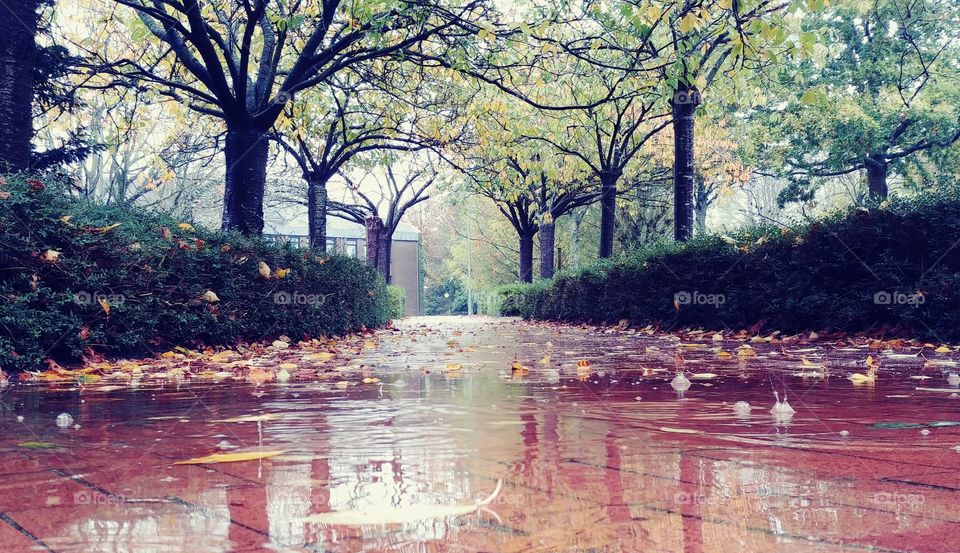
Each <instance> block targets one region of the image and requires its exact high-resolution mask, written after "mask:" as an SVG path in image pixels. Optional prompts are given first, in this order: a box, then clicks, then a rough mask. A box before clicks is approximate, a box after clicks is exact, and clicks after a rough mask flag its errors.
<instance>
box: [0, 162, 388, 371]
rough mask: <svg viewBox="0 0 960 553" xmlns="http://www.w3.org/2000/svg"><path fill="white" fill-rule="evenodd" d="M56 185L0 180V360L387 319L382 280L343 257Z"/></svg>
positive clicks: (149, 347) (31, 362) (338, 329)
mask: <svg viewBox="0 0 960 553" xmlns="http://www.w3.org/2000/svg"><path fill="white" fill-rule="evenodd" d="M58 188H59V187H58V186H57V185H56V183H41V182H40V181H36V180H33V181H31V180H30V179H23V178H19V177H7V178H6V179H5V182H4V183H3V184H2V185H0V243H2V247H0V248H2V249H0V367H2V368H3V369H5V370H8V371H9V370H21V369H33V368H35V367H37V366H38V364H39V363H41V362H42V361H43V360H44V359H46V358H53V359H59V360H71V359H77V358H79V357H80V356H81V355H82V354H83V352H84V350H85V348H88V347H89V348H92V349H93V350H95V351H98V352H103V353H107V354H113V355H119V354H138V353H149V352H157V351H165V350H167V349H169V348H171V347H174V346H178V345H179V346H186V347H200V346H203V345H215V344H231V343H236V342H240V341H255V340H265V339H272V338H273V337H276V336H280V335H287V336H289V337H291V338H292V339H294V340H297V339H301V338H306V337H315V336H321V335H340V334H344V333H347V332H350V331H353V330H357V329H361V328H363V327H372V326H376V325H381V324H384V323H385V322H386V321H387V320H388V319H389V317H390V299H389V296H388V293H387V288H386V285H385V284H384V282H383V279H382V278H381V277H380V276H379V275H378V273H377V272H376V271H375V270H373V269H371V268H368V267H366V266H365V265H363V264H362V263H361V262H359V261H357V260H355V259H349V258H345V257H336V256H334V257H329V258H327V257H319V256H317V255H316V254H314V253H313V252H312V251H310V250H297V249H293V248H290V247H286V246H284V247H279V246H274V245H271V244H268V243H265V242H264V241H262V240H258V239H249V238H245V237H242V236H240V235H238V234H235V233H220V232H211V231H208V230H205V229H202V228H196V229H194V228H193V227H192V226H190V225H188V224H181V223H178V222H177V221H174V220H171V219H169V218H164V217H161V216H157V215H151V214H147V213H144V212H142V211H138V210H128V209H120V208H115V207H103V206H96V205H93V204H90V203H88V202H83V201H78V200H75V199H71V198H68V197H67V196H66V195H65V194H64V193H63V192H62V191H61V190H59V189H58ZM261 263H264V264H266V267H261V265H260V264H261ZM262 269H269V277H267V278H264V276H263V275H262V274H261V270H262ZM279 269H286V270H288V271H287V272H286V274H285V275H284V276H283V277H282V278H281V277H280V276H279V275H280V274H282V271H278V270H279ZM208 292H212V294H208ZM214 295H215V296H216V297H214ZM217 298H219V299H217ZM101 300H102V301H101Z"/></svg>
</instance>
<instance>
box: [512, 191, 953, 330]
mask: <svg viewBox="0 0 960 553" xmlns="http://www.w3.org/2000/svg"><path fill="white" fill-rule="evenodd" d="M957 236H960V201H958V200H957V199H956V197H955V196H953V197H949V196H922V197H919V198H916V199H913V200H909V201H908V200H896V201H894V202H893V203H892V205H891V206H890V207H888V208H885V209H879V208H878V209H870V210H866V209H863V208H860V209H852V210H850V211H848V212H845V213H841V214H837V215H834V216H832V217H830V218H827V219H825V220H821V221H816V222H813V223H811V224H809V225H808V226H807V227H806V228H803V229H794V230H790V229H779V228H773V227H758V228H752V229H747V230H745V231H743V232H742V233H740V234H737V235H735V236H733V237H727V236H724V237H720V236H705V237H701V238H698V239H695V240H694V241H692V242H690V243H688V244H686V245H674V244H663V245H656V246H653V247H651V248H648V249H645V250H643V251H641V252H637V253H635V254H632V255H630V256H627V257H623V258H619V259H617V260H614V261H611V262H607V263H602V264H597V265H594V266H592V267H590V268H588V269H585V270H582V271H579V272H571V273H565V274H561V275H558V276H557V277H556V278H555V279H554V280H553V281H552V282H551V283H550V284H549V286H544V285H530V286H514V287H507V288H502V289H500V290H498V296H499V297H500V300H499V302H500V307H499V311H500V312H501V313H502V314H504V315H521V316H524V317H528V318H539V319H556V320H565V321H576V322H583V321H590V322H616V321H619V320H622V319H628V320H630V321H632V322H633V323H636V324H660V325H663V326H665V327H678V326H701V327H707V328H746V327H750V326H753V325H755V324H758V323H761V326H762V327H763V328H765V329H768V330H781V331H784V332H799V331H804V330H816V331H821V330H842V331H846V332H881V331H883V332H888V333H892V334H902V335H906V336H911V337H915V336H916V337H924V338H927V339H930V340H937V341H946V340H953V339H957V338H958V337H960V256H958V255H953V250H954V247H955V245H956V237H957Z"/></svg>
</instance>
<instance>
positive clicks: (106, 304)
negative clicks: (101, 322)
mask: <svg viewBox="0 0 960 553" xmlns="http://www.w3.org/2000/svg"><path fill="white" fill-rule="evenodd" d="M97 301H99V302H100V307H101V308H102V309H103V312H104V313H106V314H107V316H108V317H109V316H110V302H108V301H107V300H106V298H99V299H98V300H97Z"/></svg>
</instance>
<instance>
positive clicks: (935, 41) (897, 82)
mask: <svg viewBox="0 0 960 553" xmlns="http://www.w3.org/2000/svg"><path fill="white" fill-rule="evenodd" d="M958 22H960V5H958V4H957V3H956V2H950V1H946V0H861V1H858V2H854V3H851V4H849V5H848V4H838V5H837V6H835V7H831V8H830V9H828V10H827V11H825V12H824V13H823V14H822V15H821V16H819V17H818V18H816V19H813V18H811V20H810V21H808V22H806V23H805V24H806V25H808V26H810V27H818V26H822V25H826V24H829V26H830V28H831V48H830V50H831V53H832V55H831V56H830V57H829V59H828V60H826V62H825V64H824V65H823V67H822V68H807V69H806V70H797V69H796V68H788V69H784V70H783V71H782V73H781V75H780V78H781V82H782V85H781V86H782V88H783V91H782V97H783V98H784V100H785V101H786V102H787V105H786V107H785V108H784V109H782V110H772V111H768V112H767V113H766V114H765V115H766V117H767V120H768V121H769V122H770V123H771V125H770V126H771V127H772V128H773V129H774V130H773V132H772V136H771V137H770V138H771V139H770V140H768V141H765V142H766V143H768V144H771V146H770V147H768V148H767V149H766V150H765V152H764V154H765V155H764V158H766V159H767V160H768V163H767V166H768V170H770V171H772V172H779V171H782V172H783V173H784V174H786V175H787V176H788V177H789V178H790V179H791V185H790V186H789V187H788V188H787V189H786V190H785V191H784V193H783V194H782V196H781V199H782V200H783V201H791V200H807V199H810V198H811V197H812V195H813V193H814V191H815V189H816V186H817V185H818V184H819V183H821V182H823V181H824V180H825V179H830V178H834V177H838V176H841V175H847V174H851V173H861V172H862V173H865V174H866V182H867V189H868V193H869V196H870V198H871V199H872V200H873V201H880V200H882V199H884V198H886V197H887V194H888V189H889V183H888V180H889V176H890V174H891V173H894V174H898V175H901V176H903V175H905V174H907V172H908V171H909V168H910V163H911V161H912V160H915V159H917V158H918V156H920V155H922V154H926V153H930V154H931V155H930V156H928V157H927V160H935V159H937V156H938V155H937V151H940V150H944V149H947V148H949V147H950V146H951V145H953V144H955V143H957V141H958V140H960V89H958V88H957V86H956V83H957V82H958V81H960V55H958V54H960V47H958V41H960V32H958ZM798 81H799V82H800V83H802V84H803V85H804V86H803V90H804V92H803V94H802V95H794V94H792V91H793V90H795V89H796V83H797V82H798Z"/></svg>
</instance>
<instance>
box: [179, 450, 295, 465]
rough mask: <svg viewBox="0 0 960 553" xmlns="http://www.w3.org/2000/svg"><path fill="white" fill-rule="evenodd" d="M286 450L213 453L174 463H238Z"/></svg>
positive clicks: (280, 453) (267, 456)
mask: <svg viewBox="0 0 960 553" xmlns="http://www.w3.org/2000/svg"><path fill="white" fill-rule="evenodd" d="M284 453H286V450H278V451H244V452H238V453H214V454H213V455H207V456H205V457H194V458H193V459H187V460H186V461H177V462H175V463H174V465H205V464H208V463H238V462H240V461H255V460H257V459H268V458H270V457H276V456H277V455H283V454H284Z"/></svg>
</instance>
